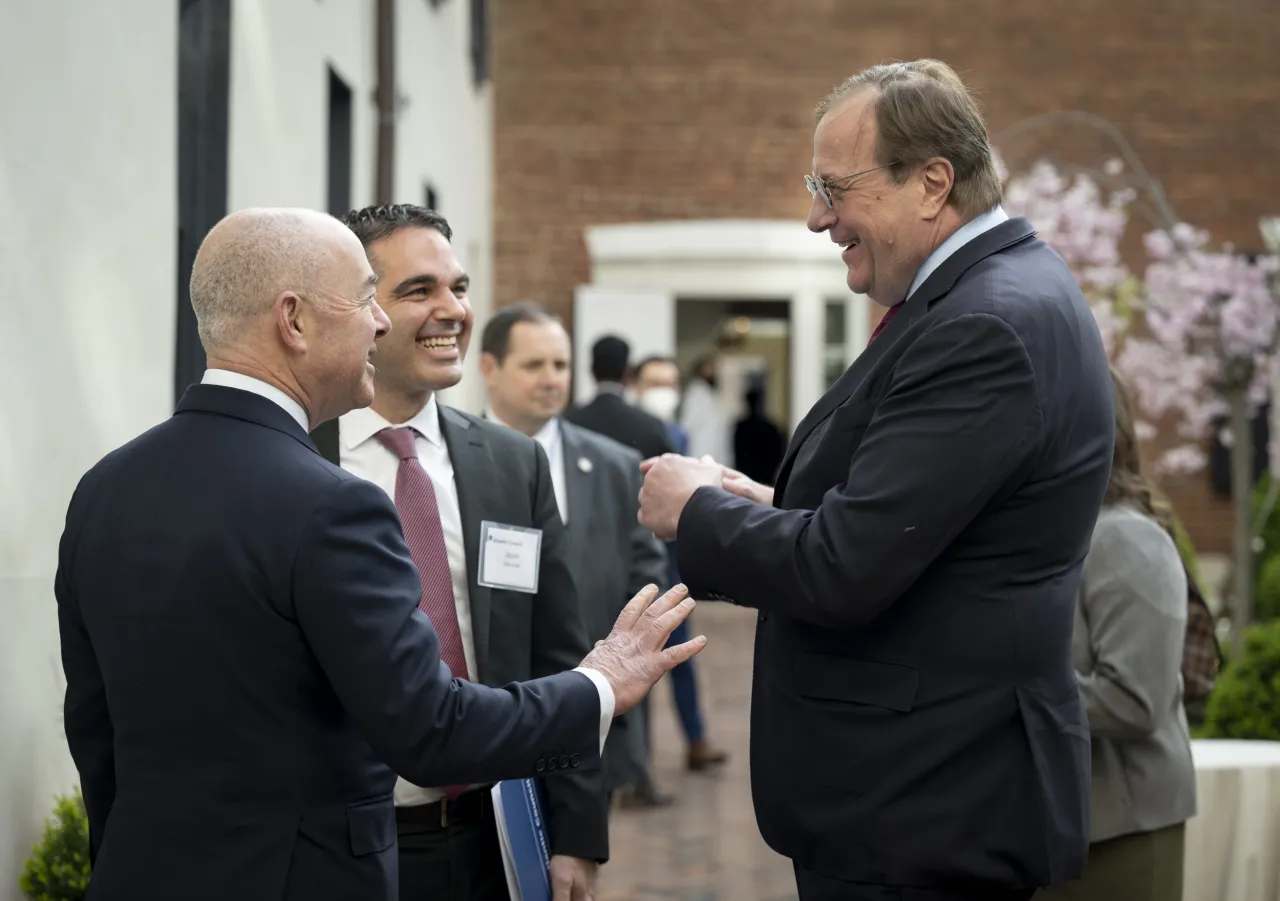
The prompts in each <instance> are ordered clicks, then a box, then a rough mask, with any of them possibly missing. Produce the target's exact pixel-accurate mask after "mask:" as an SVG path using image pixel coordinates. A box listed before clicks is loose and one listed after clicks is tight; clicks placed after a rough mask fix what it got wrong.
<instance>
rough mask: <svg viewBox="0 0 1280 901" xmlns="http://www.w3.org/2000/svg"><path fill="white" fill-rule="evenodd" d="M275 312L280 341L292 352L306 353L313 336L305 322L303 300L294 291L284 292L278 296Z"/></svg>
mask: <svg viewBox="0 0 1280 901" xmlns="http://www.w3.org/2000/svg"><path fill="white" fill-rule="evenodd" d="M274 312H275V319H276V331H277V332H278V333H279V334H280V340H281V341H283V342H284V345H285V346H286V347H288V348H289V349H290V350H292V351H295V352H297V353H304V352H306V350H307V339H308V338H309V337H311V336H310V329H309V328H308V323H306V322H305V321H304V320H305V317H304V316H303V303H302V298H301V297H299V296H298V295H297V294H294V293H293V292H292V291H282V292H281V293H280V294H278V295H277V296H276V302H275V308H274Z"/></svg>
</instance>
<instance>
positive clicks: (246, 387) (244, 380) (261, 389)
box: [200, 369, 311, 432]
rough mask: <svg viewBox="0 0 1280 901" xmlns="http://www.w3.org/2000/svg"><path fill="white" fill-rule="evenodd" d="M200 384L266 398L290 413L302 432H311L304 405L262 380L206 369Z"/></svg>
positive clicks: (221, 370)
mask: <svg viewBox="0 0 1280 901" xmlns="http://www.w3.org/2000/svg"><path fill="white" fill-rule="evenodd" d="M200 384H202V385H217V386H218V387H220V388H236V389H238V390H240V391H248V392H249V393H250V394H256V395H258V396H259V397H265V398H266V399H267V400H269V401H271V402H272V403H274V404H275V405H276V406H278V407H280V408H281V409H283V410H284V411H285V412H286V413H288V414H289V416H290V417H292V419H293V421H294V422H296V423H297V424H298V425H299V426H301V428H302V431H304V432H310V431H311V429H310V428H309V427H308V421H309V420H308V417H307V411H306V410H305V409H303V407H302V404H300V403H298V402H297V401H296V400H294V399H293V398H292V397H290V396H289V395H287V394H285V393H284V392H283V391H281V390H280V389H279V388H277V387H276V386H275V385H272V384H270V383H269V382H264V381H263V380H262V379H256V378H254V377H253V376H251V375H244V374H243V373H239V372H232V371H231V370H230V369H206V370H205V371H204V377H203V378H202V379H200Z"/></svg>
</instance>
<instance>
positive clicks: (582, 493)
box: [560, 419, 599, 536]
mask: <svg viewBox="0 0 1280 901" xmlns="http://www.w3.org/2000/svg"><path fill="white" fill-rule="evenodd" d="M560 447H561V451H562V455H563V460H564V487H565V494H566V495H567V502H568V506H569V523H568V525H567V527H566V531H567V532H568V533H569V534H570V535H573V536H580V535H586V534H587V533H586V529H587V524H588V523H589V522H590V521H591V510H592V508H593V507H594V498H595V484H594V483H595V479H596V478H598V476H596V475H595V470H596V468H597V466H598V465H599V461H597V460H593V459H592V457H591V454H590V453H589V452H588V451H587V449H586V447H585V445H584V443H583V441H582V438H581V436H580V435H579V434H578V429H577V426H575V425H573V424H572V423H568V422H565V421H564V420H563V419H561V420H560Z"/></svg>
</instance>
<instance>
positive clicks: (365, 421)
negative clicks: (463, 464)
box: [339, 394, 444, 450]
mask: <svg viewBox="0 0 1280 901" xmlns="http://www.w3.org/2000/svg"><path fill="white" fill-rule="evenodd" d="M340 423H341V427H340V429H339V433H340V435H341V438H342V445H343V447H345V448H346V449H347V450H355V449H356V448H357V447H359V446H360V445H362V444H364V443H365V442H366V441H368V440H369V439H370V438H372V437H373V436H374V435H376V434H378V433H379V432H381V431H382V430H383V429H391V428H399V427H401V426H409V427H410V428H412V429H413V430H414V431H416V432H417V433H418V434H419V435H421V436H422V437H423V438H425V439H427V440H428V441H430V442H431V443H432V444H434V445H435V446H436V447H444V436H443V435H442V434H441V433H440V405H439V404H437V403H436V396H435V395H434V394H433V395H431V399H430V400H428V401H427V405H426V406H425V407H423V408H422V409H421V410H419V411H418V412H417V413H416V414H415V415H414V416H413V417H412V418H410V419H409V421H408V422H401V423H394V422H388V421H387V420H386V419H385V418H384V417H383V416H382V415H381V414H380V413H376V412H374V409H373V407H362V408H361V409H359V410H352V411H351V412H350V413H347V414H346V415H344V416H343V417H342V419H341V420H340Z"/></svg>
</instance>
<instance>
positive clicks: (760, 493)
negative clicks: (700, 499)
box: [720, 466, 773, 507]
mask: <svg viewBox="0 0 1280 901" xmlns="http://www.w3.org/2000/svg"><path fill="white" fill-rule="evenodd" d="M720 487H721V488H723V489H724V490H725V491H727V492H729V493H730V494H736V495H737V496H738V497H745V498H746V499H747V500H749V501H755V502H756V503H757V504H764V505H765V506H767V507H772V506H773V489H772V488H770V487H769V486H768V485H761V484H760V483H759V482H755V481H752V480H751V479H748V478H747V477H746V476H744V475H743V474H742V473H740V472H738V471H737V470H736V469H730V468H729V467H727V466H726V467H725V469H724V478H723V479H721V480H720Z"/></svg>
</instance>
